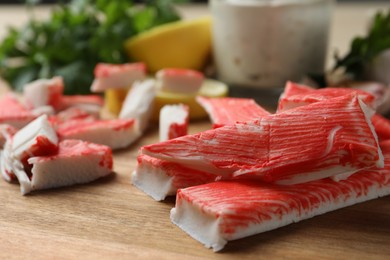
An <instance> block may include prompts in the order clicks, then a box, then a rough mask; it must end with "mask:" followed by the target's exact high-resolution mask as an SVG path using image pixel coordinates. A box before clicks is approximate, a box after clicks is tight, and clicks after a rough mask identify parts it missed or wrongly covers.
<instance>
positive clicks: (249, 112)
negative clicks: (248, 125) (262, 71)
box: [196, 96, 270, 128]
mask: <svg viewBox="0 0 390 260" xmlns="http://www.w3.org/2000/svg"><path fill="white" fill-rule="evenodd" d="M196 101H198V103H199V104H200V105H201V106H202V107H203V108H204V109H205V110H206V111H207V113H208V114H209V116H210V119H211V122H212V123H213V128H218V127H222V126H225V125H233V124H234V123H236V122H238V121H241V122H242V121H250V120H256V119H260V118H261V117H263V116H266V115H269V114H270V113H269V112H268V111H266V110H265V109H264V108H262V107H261V106H259V105H258V104H257V103H256V102H255V101H254V100H253V99H249V98H207V97H201V96H198V97H197V98H196Z"/></svg>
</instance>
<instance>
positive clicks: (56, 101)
mask: <svg viewBox="0 0 390 260" xmlns="http://www.w3.org/2000/svg"><path fill="white" fill-rule="evenodd" d="M63 92H64V81H63V79H62V77H53V78H51V79H39V80H36V81H33V82H30V83H28V84H26V85H25V86H24V90H23V96H24V99H25V101H26V103H27V105H28V106H30V107H32V108H38V107H41V106H52V107H53V108H54V109H55V110H58V109H60V108H61V106H62V104H61V98H62V93H63Z"/></svg>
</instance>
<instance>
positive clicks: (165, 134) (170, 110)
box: [159, 104, 189, 141]
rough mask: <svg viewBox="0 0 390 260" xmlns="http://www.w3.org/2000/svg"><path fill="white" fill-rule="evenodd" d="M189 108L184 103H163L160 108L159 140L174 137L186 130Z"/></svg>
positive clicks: (184, 133)
mask: <svg viewBox="0 0 390 260" xmlns="http://www.w3.org/2000/svg"><path fill="white" fill-rule="evenodd" d="M188 118H189V108H188V106H186V105H183V104H179V105H165V106H163V107H162V108H161V110H160V127H159V133H160V141H166V140H170V139H174V138H177V137H180V136H183V135H187V132H188V120H189V119H188Z"/></svg>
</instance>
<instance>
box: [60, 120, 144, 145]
mask: <svg viewBox="0 0 390 260" xmlns="http://www.w3.org/2000/svg"><path fill="white" fill-rule="evenodd" d="M57 133H58V136H59V137H60V139H61V140H64V139H79V140H83V141H88V142H92V143H97V144H103V145H106V146H109V147H110V148H111V149H120V148H125V147H127V146H129V145H130V144H132V143H133V142H134V141H135V140H137V139H138V138H139V137H140V136H141V135H142V133H141V132H140V131H139V127H138V126H137V122H136V121H135V120H134V119H113V120H94V119H92V120H91V119H90V118H83V119H74V120H68V121H65V122H63V123H61V124H59V125H58V126H57Z"/></svg>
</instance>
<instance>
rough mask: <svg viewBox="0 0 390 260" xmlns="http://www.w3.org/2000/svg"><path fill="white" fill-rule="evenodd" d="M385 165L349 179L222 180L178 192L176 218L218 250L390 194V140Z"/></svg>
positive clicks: (179, 222)
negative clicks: (294, 181) (299, 181)
mask: <svg viewBox="0 0 390 260" xmlns="http://www.w3.org/2000/svg"><path fill="white" fill-rule="evenodd" d="M382 144H383V145H382V148H383V153H384V156H385V167H384V168H382V169H380V168H372V169H369V170H363V171H360V172H358V173H356V174H354V175H352V176H350V177H349V178H348V179H346V180H342V181H340V182H335V181H333V180H331V179H329V178H327V179H322V180H317V181H312V182H308V183H302V184H295V185H275V184H266V183H261V182H254V181H248V180H240V181H220V182H213V183H209V184H204V185H200V186H194V187H190V188H186V189H181V190H179V191H178V193H177V196H176V206H175V208H173V209H172V210H171V220H172V222H173V223H175V224H176V225H178V226H179V227H180V228H181V229H183V230H184V231H185V232H187V233H188V234H189V235H190V236H192V237H193V238H195V239H196V240H198V241H200V242H201V243H203V244H204V245H205V246H206V247H208V248H212V249H213V250H214V251H219V250H221V249H223V247H224V246H225V244H226V243H227V241H230V240H236V239H240V238H243V237H247V236H251V235H254V234H258V233H261V232H265V231H268V230H272V229H276V228H279V227H282V226H285V225H288V224H291V223H295V222H299V221H301V220H304V219H308V218H311V217H314V216H317V215H320V214H324V213H326V212H330V211H333V210H336V209H339V208H343V207H347V206H350V205H353V204H356V203H360V202H363V201H367V200H371V199H375V198H378V197H382V196H386V195H389V194H390V142H389V141H387V142H386V143H382Z"/></svg>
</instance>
